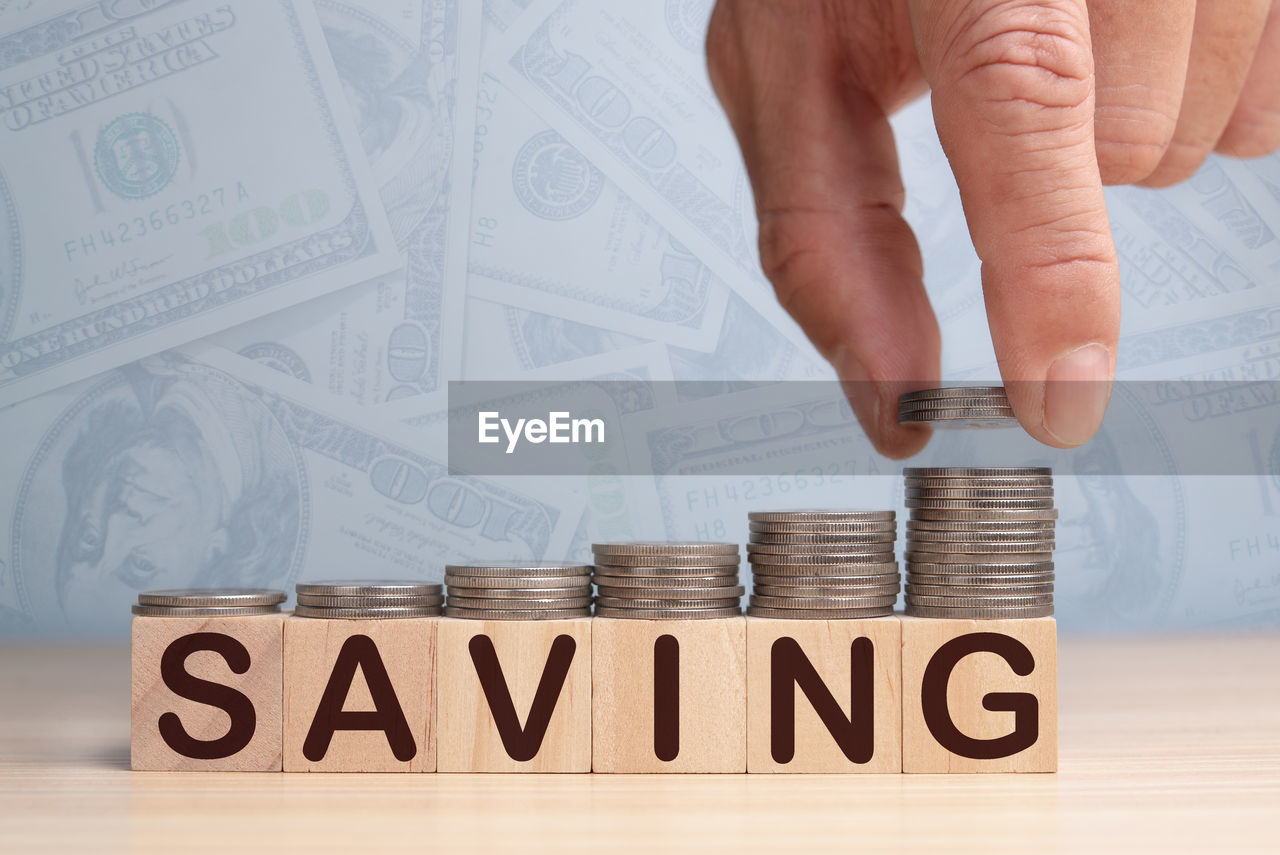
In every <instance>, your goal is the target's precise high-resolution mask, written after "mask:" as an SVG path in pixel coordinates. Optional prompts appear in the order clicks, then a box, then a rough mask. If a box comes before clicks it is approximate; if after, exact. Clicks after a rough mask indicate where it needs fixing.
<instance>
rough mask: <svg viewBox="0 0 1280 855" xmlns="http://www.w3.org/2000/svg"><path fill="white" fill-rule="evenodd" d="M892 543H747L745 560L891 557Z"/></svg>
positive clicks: (880, 541) (888, 541)
mask: <svg viewBox="0 0 1280 855" xmlns="http://www.w3.org/2000/svg"><path fill="white" fill-rule="evenodd" d="M892 554H893V541H892V540H879V541H876V542H874V543H844V544H836V543H754V542H753V543H748V544H747V558H748V560H754V559H755V556H757V555H892Z"/></svg>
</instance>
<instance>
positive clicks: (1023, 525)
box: [904, 466, 1058, 618]
mask: <svg viewBox="0 0 1280 855" xmlns="http://www.w3.org/2000/svg"><path fill="white" fill-rule="evenodd" d="M904 474H905V476H906V503H907V507H908V508H910V509H911V519H910V520H908V521H907V555H906V558H907V596H906V599H907V614H908V615H912V616H915V617H938V618H1031V617H1048V616H1049V615H1052V614H1053V547H1054V525H1055V523H1054V521H1055V520H1056V519H1057V518H1058V512H1057V510H1056V509H1055V508H1054V506H1053V472H1052V470H1050V469H1048V468H1044V467H1035V466H1027V467H994V468H965V467H944V468H908V469H906V470H904Z"/></svg>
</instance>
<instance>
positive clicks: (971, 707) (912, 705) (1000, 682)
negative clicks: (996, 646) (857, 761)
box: [901, 617, 1058, 772]
mask: <svg viewBox="0 0 1280 855" xmlns="http://www.w3.org/2000/svg"><path fill="white" fill-rule="evenodd" d="M901 620H902V771H904V772H1053V771H1055V770H1056V769H1057V768H1058V624H1057V622H1056V621H1055V620H1054V619H1053V618H1051V617H1047V618H1035V619H1031V620H950V619H942V620H940V619H936V618H913V617H903V618H902V619H901ZM975 633H990V634H994V635H996V636H997V637H1001V638H1008V639H1013V640H1014V642H1015V643H1017V644H1020V645H1021V646H1022V649H1025V650H1026V651H1029V652H1030V654H1031V656H1032V657H1033V658H1032V661H1031V663H1030V664H1031V670H1030V673H1028V674H1026V675H1025V676H1019V675H1018V674H1015V673H1014V672H1013V670H1012V669H1011V668H1010V663H1009V662H1008V661H1006V659H1004V658H1002V656H1001V655H997V654H996V653H994V652H986V651H980V652H974V653H970V654H969V655H966V656H964V657H963V658H961V659H959V661H958V662H956V663H955V667H954V669H953V670H951V671H950V676H949V679H948V678H947V674H946V672H945V671H942V672H941V673H942V678H943V679H946V684H945V692H946V711H945V713H943V714H942V715H941V716H939V717H938V718H941V719H943V720H946V719H949V720H950V721H951V722H952V723H953V724H954V728H955V730H957V731H958V732H959V734H960V735H962V736H964V737H968V738H971V739H974V740H984V741H986V740H996V739H1000V738H1002V737H1005V736H1006V735H1008V734H1010V733H1011V732H1012V731H1014V730H1015V727H1016V728H1017V729H1025V728H1027V727H1031V726H1034V727H1035V728H1036V733H1035V741H1034V742H1033V743H1032V744H1031V745H1029V746H1028V747H1026V748H1024V749H1022V750H1020V751H1017V752H1016V753H1011V754H1007V755H1006V756H999V757H994V758H990V759H985V758H981V759H980V758H977V757H973V756H968V755H966V754H964V753H960V752H958V751H950V750H948V749H947V748H946V747H944V746H943V745H942V744H941V743H940V742H939V740H938V738H937V735H936V734H935V733H934V732H933V731H932V730H931V728H930V727H929V726H928V724H927V722H926V720H925V712H924V707H923V704H922V698H921V690H922V680H923V679H924V675H925V671H926V668H927V667H928V666H929V665H930V663H931V662H933V661H934V660H935V657H937V656H938V653H939V649H940V648H942V647H943V645H945V644H947V643H948V642H952V641H954V640H956V639H961V638H965V637H973V636H974V634H975ZM1011 655H1012V654H1011ZM991 693H1018V694H1019V695H1023V696H1030V697H1024V700H1025V701H1028V702H1030V703H1031V704H1032V705H1034V707H1035V715H1034V716H1033V715H1030V714H1028V715H1026V716H1025V718H1026V721H1025V722H1022V723H1018V724H1016V725H1015V722H1017V718H1016V715H1015V713H1014V712H1011V711H996V712H993V711H989V710H987V709H985V708H984V706H983V703H984V699H986V698H987V697H988V695H989V694H991ZM934 726H935V727H937V726H938V724H937V723H936V719H935V725H934Z"/></svg>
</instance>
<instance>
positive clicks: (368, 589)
mask: <svg viewBox="0 0 1280 855" xmlns="http://www.w3.org/2000/svg"><path fill="white" fill-rule="evenodd" d="M296 590H297V592H298V607H297V608H295V609H294V610H293V613H294V615H296V616H297V617H306V618H330V619H337V620H394V619H396V618H418V617H435V616H436V615H439V614H440V604H441V603H443V602H444V594H443V593H442V591H441V588H440V585H438V584H435V583H433V582H415V581H413V580H402V579H350V580H338V581H326V582H299V583H298V585H297V588H296Z"/></svg>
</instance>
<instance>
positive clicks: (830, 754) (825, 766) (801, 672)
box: [747, 616, 902, 772]
mask: <svg viewBox="0 0 1280 855" xmlns="http://www.w3.org/2000/svg"><path fill="white" fill-rule="evenodd" d="M747 771H749V772H901V771H902V623H901V622H900V621H899V619H898V618H897V617H896V616H895V617H883V618H871V619H867V620H777V619H774V618H754V617H749V618H747Z"/></svg>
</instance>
